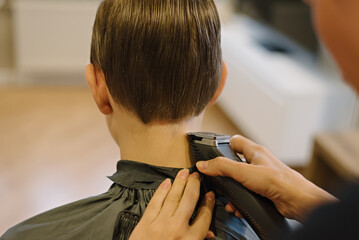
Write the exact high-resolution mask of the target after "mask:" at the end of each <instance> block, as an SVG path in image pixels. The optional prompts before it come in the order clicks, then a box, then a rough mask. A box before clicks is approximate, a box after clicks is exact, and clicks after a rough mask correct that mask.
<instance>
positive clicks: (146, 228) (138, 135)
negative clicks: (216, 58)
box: [85, 63, 227, 239]
mask: <svg viewBox="0 0 359 240" xmlns="http://www.w3.org/2000/svg"><path fill="white" fill-rule="evenodd" d="M85 75H86V80H87V83H88V85H89V87H90V89H91V93H92V95H93V98H94V100H95V103H96V104H97V107H98V108H99V110H100V112H101V113H103V114H104V115H105V116H106V120H107V124H108V128H109V130H110V132H111V135H112V137H113V138H114V140H115V142H116V143H117V144H118V146H119V147H120V149H121V159H128V160H132V161H139V162H143V163H148V164H151V165H157V166H164V167H174V168H188V167H190V166H193V164H194V163H193V162H191V158H190V155H189V149H188V142H187V135H186V133H187V132H192V131H194V132H195V131H200V129H201V123H202V115H203V114H201V115H200V116H197V117H191V118H188V119H184V120H182V121H180V122H178V123H166V122H151V123H150V124H143V123H142V122H141V121H140V120H139V118H138V117H137V116H135V115H134V114H133V113H132V112H130V111H128V110H127V109H125V108H124V107H122V106H121V104H119V103H117V102H115V101H114V100H113V98H112V96H111V94H110V92H109V90H108V88H107V85H106V79H105V75H104V73H103V72H102V70H101V69H96V68H95V67H94V66H93V65H92V64H88V65H87V66H86V69H85ZM226 77H227V67H226V64H225V63H223V69H222V78H221V81H220V84H219V87H218V89H217V91H216V93H215V95H214V96H213V98H212V100H211V101H210V103H209V104H208V105H209V106H210V105H212V104H213V103H214V102H215V101H216V99H217V97H218V96H219V95H220V94H221V91H222V89H223V86H224V83H225V79H226ZM139 146H140V148H141V149H140V151H139ZM199 191H200V182H199V176H198V173H194V174H192V175H191V176H189V174H188V170H183V171H181V172H180V173H179V174H178V176H177V177H176V179H175V180H174V183H173V186H172V187H171V182H169V181H168V180H167V181H165V182H163V183H162V185H161V186H160V187H159V188H158V189H157V191H156V193H155V194H154V196H153V198H152V200H151V201H150V203H149V205H148V207H147V208H146V212H145V214H144V215H143V217H142V218H141V221H140V222H139V223H138V225H137V227H136V228H135V230H134V231H133V234H132V235H131V239H204V238H205V237H208V238H213V237H214V235H213V233H212V232H210V231H208V229H209V225H210V222H211V219H212V211H213V206H214V202H215V200H214V194H213V193H207V194H206V197H205V198H204V200H203V202H202V204H201V206H200V208H199V212H198V214H197V216H196V218H195V220H194V221H193V223H192V224H191V225H189V224H188V222H189V219H190V218H191V216H192V213H193V211H194V208H195V206H196V204H197V201H198V197H199ZM163 226H166V227H165V228H164V227H163Z"/></svg>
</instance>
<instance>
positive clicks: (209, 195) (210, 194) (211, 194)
mask: <svg viewBox="0 0 359 240" xmlns="http://www.w3.org/2000/svg"><path fill="white" fill-rule="evenodd" d="M206 197H207V199H208V200H209V201H211V202H213V201H214V193H213V192H208V193H206Z"/></svg>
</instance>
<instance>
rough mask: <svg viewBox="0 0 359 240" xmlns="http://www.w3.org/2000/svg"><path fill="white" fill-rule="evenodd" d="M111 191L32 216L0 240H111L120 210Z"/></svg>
mask: <svg viewBox="0 0 359 240" xmlns="http://www.w3.org/2000/svg"><path fill="white" fill-rule="evenodd" d="M114 191H115V189H114V188H113V187H112V188H111V189H110V190H109V191H108V192H106V193H103V194H101V195H98V196H94V197H89V198H85V199H82V200H79V201H76V202H72V203H69V204H66V205H63V206H60V207H57V208H54V209H51V210H49V211H46V212H44V213H41V214H39V215H36V216H34V217H31V218H29V219H27V220H25V221H23V222H21V223H19V224H17V225H15V226H13V227H12V228H10V229H8V230H7V231H6V232H5V233H4V235H3V236H1V238H0V239H1V240H12V239H29V240H31V239H34V240H35V239H90V238H94V239H112V236H113V231H114V228H115V224H116V219H117V216H118V214H119V212H120V211H122V210H123V209H122V208H123V206H121V204H118V203H117V202H116V201H115V199H116V198H117V196H116V195H115V194H114Z"/></svg>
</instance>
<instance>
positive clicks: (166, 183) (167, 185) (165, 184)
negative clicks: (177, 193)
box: [162, 178, 171, 190]
mask: <svg viewBox="0 0 359 240" xmlns="http://www.w3.org/2000/svg"><path fill="white" fill-rule="evenodd" d="M170 187H171V179H169V178H167V179H166V180H164V181H163V183H162V188H163V189H166V190H167V189H169V188H170Z"/></svg>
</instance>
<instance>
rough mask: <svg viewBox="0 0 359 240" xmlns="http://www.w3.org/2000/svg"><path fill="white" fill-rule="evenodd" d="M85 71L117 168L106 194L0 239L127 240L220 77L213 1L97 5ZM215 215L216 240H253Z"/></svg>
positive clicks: (182, 154) (184, 161)
mask: <svg viewBox="0 0 359 240" xmlns="http://www.w3.org/2000/svg"><path fill="white" fill-rule="evenodd" d="M85 71H86V80H87V82H88V84H89V86H90V88H91V91H92V94H93V97H94V100H95V102H96V104H97V106H98V108H99V110H100V111H101V112H102V113H103V114H104V115H105V116H106V119H107V123H108V126H109V129H110V132H111V134H112V136H113V138H114V140H115V141H116V143H117V144H118V145H119V147H120V149H121V158H122V159H126V160H121V161H119V162H118V164H117V172H116V173H115V174H114V175H113V176H112V177H110V179H111V180H112V181H113V182H114V184H113V185H112V186H111V188H110V189H109V191H108V192H106V193H104V194H102V195H99V196H96V197H91V198H88V199H84V200H80V201H77V202H74V203H70V204H68V205H65V206H62V207H59V208H56V209H53V210H50V211H48V212H45V213H43V214H40V215H38V216H35V217H33V218H31V219H29V220H26V221H24V222H22V223H20V224H19V225H17V226H15V227H13V228H11V229H9V230H8V231H7V232H6V233H5V234H4V235H3V236H2V238H1V239H4V240H5V239H6V240H10V239H127V238H128V237H129V235H130V233H131V231H132V230H133V228H134V227H135V226H136V224H137V222H138V221H139V219H140V217H141V216H142V214H143V212H144V210H145V208H146V206H147V204H148V202H149V201H150V199H151V197H152V195H153V193H154V191H155V190H156V188H157V187H158V186H159V184H160V183H161V182H163V180H165V179H166V178H171V179H174V177H175V176H176V174H177V173H178V172H179V170H180V169H181V168H189V167H191V166H193V165H194V163H193V162H192V161H191V159H190V155H189V149H188V143H187V139H186V133H187V132H191V131H198V130H200V125H201V119H202V113H203V110H204V109H205V107H206V106H207V105H209V104H211V103H213V102H214V101H215V100H216V98H217V97H218V96H219V94H220V92H221V90H222V88H223V85H224V81H225V73H226V70H225V69H223V70H222V57H221V48H220V23H219V18H218V13H217V10H216V7H215V5H214V3H213V0H105V1H103V2H102V3H101V5H100V7H99V9H98V12H97V15H96V20H95V23H94V28H93V37H92V44H91V64H89V65H88V66H87V67H86V70H85ZM128 160H130V161H128ZM190 171H193V169H192V168H191V169H190ZM182 173H184V174H186V170H184V171H182ZM187 174H189V173H187ZM224 206H225V204H224V203H222V202H221V201H217V208H216V210H215V212H216V213H215V215H216V219H215V220H214V221H213V224H214V227H213V228H212V230H214V231H215V232H216V234H217V236H219V237H223V238H226V239H227V238H229V237H230V238H231V239H242V238H243V237H242V235H246V237H247V238H249V239H250V238H253V239H255V238H256V235H255V234H254V233H253V232H252V230H251V229H250V228H248V225H247V224H246V223H245V222H244V221H243V220H241V219H237V218H235V217H234V216H231V215H230V214H228V213H226V212H225V211H224ZM226 225H227V226H226ZM164 227H165V226H164ZM234 229H236V230H234Z"/></svg>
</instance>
